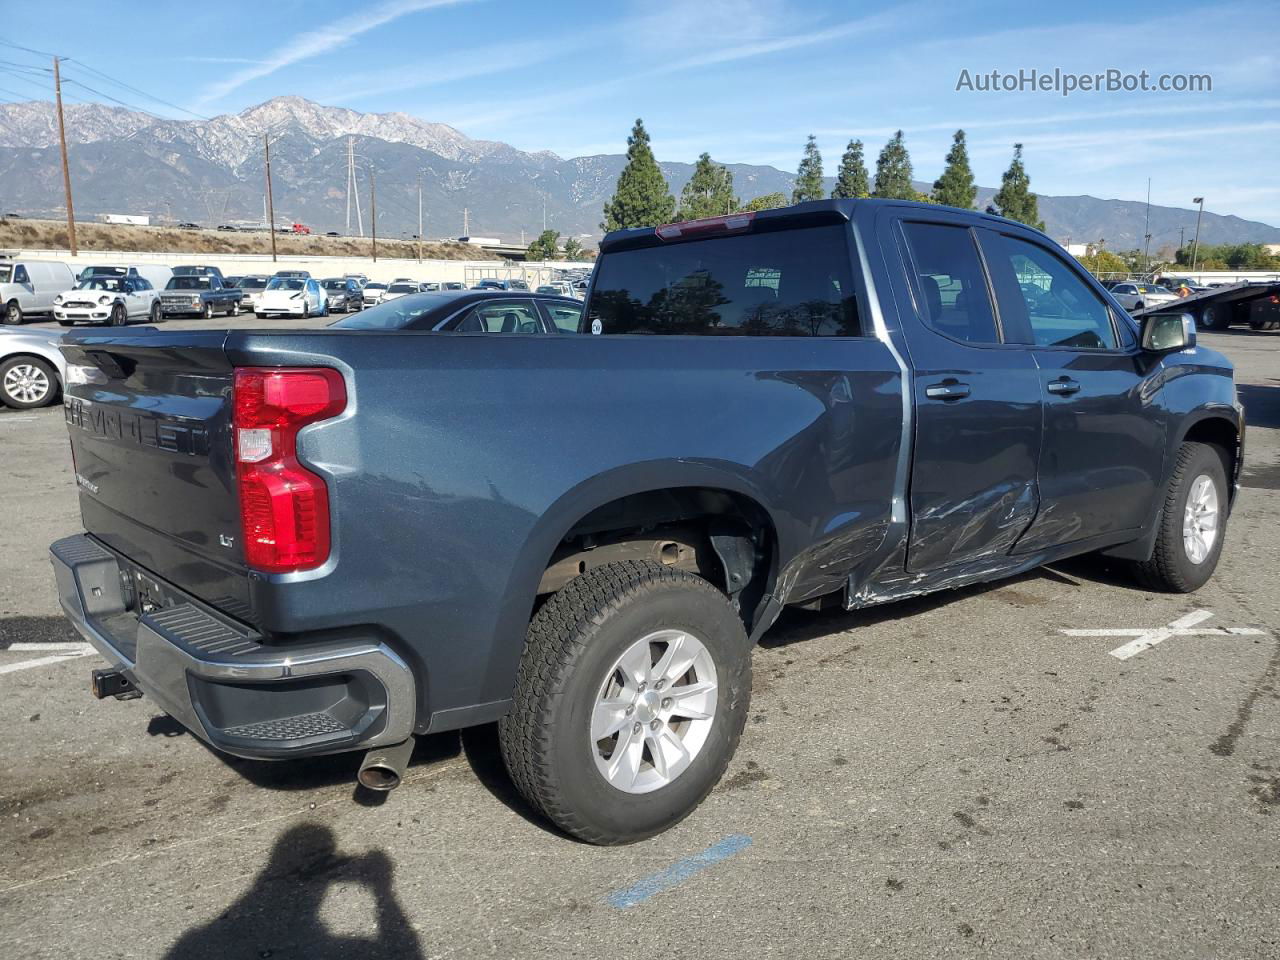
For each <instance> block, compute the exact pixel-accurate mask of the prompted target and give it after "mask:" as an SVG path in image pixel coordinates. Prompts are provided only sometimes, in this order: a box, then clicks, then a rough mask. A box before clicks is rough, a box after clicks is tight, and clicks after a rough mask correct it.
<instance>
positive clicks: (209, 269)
mask: <svg viewBox="0 0 1280 960" xmlns="http://www.w3.org/2000/svg"><path fill="white" fill-rule="evenodd" d="M173 275H174V276H175V277H217V278H218V279H219V280H221V281H222V282H223V283H224V284H225V285H226V286H229V287H233V286H235V284H233V283H227V278H226V277H224V276H223V275H222V268H221V267H214V266H209V265H207V264H203V263H190V264H183V265H181V266H177V267H174V268H173Z"/></svg>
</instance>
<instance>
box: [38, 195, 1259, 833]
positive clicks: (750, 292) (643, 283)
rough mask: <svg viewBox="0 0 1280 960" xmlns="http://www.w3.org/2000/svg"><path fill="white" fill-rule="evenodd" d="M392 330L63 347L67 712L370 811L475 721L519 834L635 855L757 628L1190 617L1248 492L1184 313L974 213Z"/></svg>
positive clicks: (699, 762)
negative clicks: (1017, 613)
mask: <svg viewBox="0 0 1280 960" xmlns="http://www.w3.org/2000/svg"><path fill="white" fill-rule="evenodd" d="M437 296H448V294H438V295H437ZM511 300H512V310H513V311H514V310H518V309H520V304H521V303H523V301H522V300H521V298H520V297H519V296H518V295H517V294H516V293H515V292H513V293H512V297H511ZM460 309H462V308H460ZM402 319H404V318H402ZM411 320H412V318H407V319H405V322H404V323H391V322H388V323H387V324H385V325H382V326H380V327H378V328H373V329H342V327H341V325H339V326H338V327H330V328H327V329H322V330H306V331H278V332H272V331H267V330H257V329H253V330H246V329H240V330H228V331H210V330H200V331H182V332H179V331H162V330H147V331H144V330H137V331H110V332H108V331H102V332H83V333H76V334H74V335H71V336H69V337H68V338H67V340H66V342H65V346H64V351H65V353H66V357H67V360H68V362H69V364H70V368H69V372H68V384H67V388H66V398H65V412H66V421H67V426H68V429H69V432H70V436H71V446H72V453H73V456H74V463H75V471H76V481H77V484H78V485H79V495H80V503H81V512H82V517H83V524H84V528H85V531H86V532H85V533H83V534H79V535H76V536H71V537H69V538H67V539H64V540H60V541H58V542H57V543H55V544H53V546H52V561H53V566H54V570H55V572H56V576H57V584H58V590H59V593H60V596H61V602H62V606H63V608H64V610H65V611H66V614H67V616H68V617H69V618H70V619H71V621H72V622H73V623H74V624H75V626H76V627H77V628H78V629H79V631H80V632H81V633H82V634H83V635H84V636H85V637H86V638H87V639H88V640H89V641H90V642H91V643H93V644H94V646H95V647H96V648H97V649H98V650H99V651H100V652H101V653H102V655H103V656H104V657H105V658H106V659H107V660H108V661H109V662H110V666H109V669H105V670H100V671H97V672H96V673H95V687H96V692H97V693H98V695H99V696H110V695H115V696H119V697H129V696H137V695H139V694H140V693H141V694H144V695H146V696H147V697H149V698H152V699H153V700H154V702H155V703H156V705H157V706H158V707H160V708H161V709H163V710H164V711H166V712H167V713H169V714H170V715H171V716H173V717H174V718H176V719H177V720H178V721H180V722H181V723H182V724H184V725H185V726H186V727H187V728H189V729H190V730H191V731H193V732H194V733H196V734H197V735H199V736H200V737H202V738H204V739H205V740H206V741H208V742H209V743H210V744H212V745H213V746H214V747H217V748H218V749H221V750H224V751H226V752H228V753H232V754H236V755H239V756H243V757H258V758H287V757H301V756H306V755H314V754H325V753H335V752H339V751H351V750H360V751H367V753H366V756H365V760H364V763H363V764H362V766H361V769H360V773H359V777H360V780H361V782H362V783H364V784H365V785H366V786H372V787H375V788H384V789H386V788H389V787H391V786H393V785H395V784H396V783H397V782H398V781H399V779H400V776H401V773H402V771H403V769H404V766H405V764H406V763H407V760H408V756H409V753H410V752H411V750H412V745H413V738H414V737H415V736H417V735H422V734H429V733H434V732H437V731H443V730H452V729H456V728H460V727H466V726H471V725H475V724H483V723H490V722H493V721H497V723H498V730H499V741H500V744H501V749H502V753H503V755H504V758H505V761H506V764H507V767H508V769H509V771H510V773H511V776H512V779H513V780H514V782H515V784H516V785H517V787H518V788H519V789H520V790H521V791H522V793H523V794H524V796H525V797H527V798H528V800H529V801H530V802H531V803H532V804H533V805H534V806H535V807H536V808H537V809H539V810H540V811H542V812H543V813H544V814H545V815H546V816H547V817H548V818H550V819H551V820H552V821H554V822H555V823H556V824H558V825H559V826H560V827H562V828H563V829H565V830H567V831H569V832H570V833H572V834H575V835H576V836H578V837H581V838H583V839H585V840H588V841H591V842H595V843H621V842H628V841H634V840H638V839H642V838H644V837H648V836H651V835H653V834H655V833H658V832H660V831H662V830H664V829H666V828H668V827H670V826H671V825H672V824H674V823H676V822H678V821H679V820H680V819H681V818H683V817H684V816H686V815H687V814H688V813H689V812H690V811H692V810H693V809H694V808H695V807H696V806H697V805H698V803H699V802H700V801H701V800H702V799H703V798H704V797H705V796H706V795H707V793H708V792H709V791H710V790H711V789H712V787H713V786H714V785H715V783H716V782H717V780H718V779H719V777H720V776H721V774H722V773H723V771H724V770H725V767H726V765H727V764H728V762H729V760H730V757H731V756H732V755H733V752H734V749H735V747H736V745H737V743H738V739H739V736H740V735H741V733H742V729H743V723H744V720H745V718H746V716H747V710H748V696H749V693H750V689H751V649H752V644H753V643H754V642H755V641H757V640H758V639H759V638H760V637H761V635H762V634H763V633H764V632H765V631H766V630H768V629H769V627H770V625H771V624H773V623H774V621H775V620H776V618H777V617H778V615H779V613H780V611H781V610H782V609H783V607H785V606H786V605H788V604H795V605H806V606H811V607H817V606H827V605H836V606H843V607H844V608H846V609H855V608H859V607H863V606H866V605H869V604H877V603H882V602H885V601H891V600H895V599H898V598H901V597H907V596H913V595H917V594H922V593H926V592H928V591H935V590H942V589H948V588H954V587H959V586H963V585H966V584H972V583H976V582H979V581H987V580H993V579H996V578H1000V577H1007V576H1010V575H1013V574H1017V573H1020V572H1022V571H1026V570H1029V569H1031V568H1033V567H1036V566H1038V565H1040V564H1044V563H1049V562H1052V561H1055V560H1058V559H1061V558H1064V557H1068V556H1073V555H1079V554H1086V553H1093V552H1102V553H1105V554H1107V555H1109V556H1110V557H1113V558H1121V559H1122V560H1125V561H1128V562H1129V563H1131V564H1132V566H1133V569H1134V571H1135V572H1136V573H1137V575H1138V577H1139V578H1140V579H1141V581H1142V582H1143V583H1144V584H1145V585H1146V586H1148V587H1150V588H1154V589H1162V590H1169V591H1191V590H1195V589H1197V588H1198V587H1199V586H1201V585H1202V584H1203V583H1204V582H1205V581H1206V580H1207V579H1208V578H1209V576H1210V575H1211V574H1212V572H1213V570H1214V567H1215V565H1216V564H1217V561H1218V557H1219V554H1220V552H1221V550H1222V544H1223V536H1224V534H1225V530H1226V520H1227V515H1228V512H1229V509H1230V506H1231V503H1232V499H1233V496H1234V492H1235V490H1236V488H1237V478H1238V476H1239V473H1240V465H1241V457H1242V449H1243V434H1244V419H1243V415H1242V408H1241V406H1240V405H1239V403H1238V402H1237V399H1236V391H1235V387H1234V383H1233V374H1232V368H1231V364H1230V363H1229V362H1228V361H1227V360H1226V359H1225V358H1224V357H1222V356H1221V355H1220V354H1218V353H1215V352H1213V351H1212V350H1209V349H1206V348H1205V347H1203V346H1199V345H1197V344H1196V337H1195V328H1194V324H1193V323H1192V322H1191V320H1190V318H1189V317H1186V316H1185V315H1182V314H1177V313H1170V314H1156V315H1154V316H1149V317H1146V318H1145V319H1144V320H1143V322H1142V323H1141V324H1138V323H1136V322H1135V321H1133V320H1132V319H1131V318H1130V317H1129V316H1128V315H1127V314H1126V312H1125V311H1124V310H1123V309H1122V308H1121V307H1120V306H1119V304H1117V303H1116V302H1115V300H1114V299H1113V298H1112V297H1111V296H1110V295H1109V294H1108V293H1107V292H1106V291H1105V290H1104V289H1103V288H1102V287H1101V286H1099V284H1098V283H1097V282H1095V280H1094V279H1093V278H1092V277H1091V276H1090V275H1089V274H1088V273H1086V272H1085V271H1084V270H1083V269H1082V268H1081V267H1080V266H1079V265H1078V264H1077V263H1076V262H1075V261H1074V260H1073V259H1072V258H1071V257H1070V256H1068V255H1067V254H1066V253H1065V252H1064V251H1063V250H1062V249H1061V248H1060V247H1058V246H1057V245H1055V244H1054V243H1053V242H1051V241H1050V240H1048V239H1046V238H1045V237H1044V236H1043V235H1041V234H1040V233H1037V232H1035V231H1033V230H1030V229H1028V228H1026V227H1024V226H1022V225H1020V224H1017V223H1013V222H1010V221H1007V220H1003V219H1000V218H998V217H993V216H988V215H984V214H980V213H974V212H963V211H958V210H952V209H948V208H945V207H938V206H930V205H919V204H912V203H906V202H898V201H880V200H852V201H849V200H831V201H819V202H814V203H806V204H800V205H797V206H793V207H787V208H783V209H778V210H769V211H765V212H760V213H755V214H751V213H747V214H741V215H733V216H729V217H724V218H717V219H713V220H705V221H693V222H687V223H679V224H671V225H667V226H661V227H658V228H656V229H654V228H645V229H630V230H623V231H619V232H616V233H612V234H610V235H609V236H607V237H606V238H605V240H604V242H603V244H602V246H601V255H600V259H599V261H598V264H597V266H596V269H595V272H594V275H593V278H592V284H591V288H590V291H589V294H588V298H587V303H586V307H585V312H584V315H583V319H582V326H581V328H580V330H579V332H578V333H577V334H576V335H574V334H546V333H535V334H523V333H503V332H490V333H477V334H468V333H444V332H434V331H430V330H416V329H412V328H411V327H412V325H411V322H410V321H411ZM406 327H407V328H406ZM513 329H514V328H513ZM504 330H505V328H504Z"/></svg>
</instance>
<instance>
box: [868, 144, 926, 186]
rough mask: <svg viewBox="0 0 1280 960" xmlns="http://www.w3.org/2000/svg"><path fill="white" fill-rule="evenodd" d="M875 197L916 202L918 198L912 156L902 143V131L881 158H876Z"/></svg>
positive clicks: (886, 148) (882, 153)
mask: <svg viewBox="0 0 1280 960" xmlns="http://www.w3.org/2000/svg"><path fill="white" fill-rule="evenodd" d="M871 195H872V196H873V197H887V198H889V199H892V200H915V199H916V198H917V196H918V194H917V193H916V189H915V187H913V186H911V155H910V154H908V153H907V145H906V144H905V143H903V142H902V131H901V130H899V131H898V132H897V133H895V134H894V135H893V139H891V140H890V141H889V142H888V143H886V144H885V145H884V149H883V150H881V151H880V156H879V157H877V158H876V189H875V191H874V192H873V193H872V194H871Z"/></svg>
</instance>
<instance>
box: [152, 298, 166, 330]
mask: <svg viewBox="0 0 1280 960" xmlns="http://www.w3.org/2000/svg"><path fill="white" fill-rule="evenodd" d="M150 313H151V324H152V326H154V325H155V324H157V323H160V322H162V321H163V320H164V315H163V313H162V312H161V310H160V301H159V300H153V301H152V303H151V311H150Z"/></svg>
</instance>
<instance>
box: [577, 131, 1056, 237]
mask: <svg viewBox="0 0 1280 960" xmlns="http://www.w3.org/2000/svg"><path fill="white" fill-rule="evenodd" d="M825 192H826V188H825V185H824V182H823V169H822V154H821V152H820V151H819V150H818V143H817V139H816V138H815V137H814V136H813V135H810V136H809V138H808V140H807V141H806V142H805V145H804V149H803V152H802V154H801V157H800V164H799V166H798V168H797V169H796V180H795V186H794V189H793V190H792V191H791V198H790V201H788V199H787V197H786V195H785V194H782V193H770V194H766V195H764V196H762V197H756V198H755V199H753V200H750V201H748V202H747V203H746V204H745V205H744V204H743V203H742V202H741V200H740V199H739V198H738V197H737V196H735V194H734V188H733V173H732V172H731V171H730V170H729V169H728V168H727V167H725V166H724V165H723V164H718V163H716V162H715V161H714V160H712V159H711V156H710V154H707V153H704V154H702V156H700V157H699V158H698V162H697V164H696V165H695V166H694V171H693V176H692V177H690V179H689V182H688V183H687V184H685V187H684V190H683V191H682V192H681V194H680V201H679V203H678V204H677V202H676V198H675V197H674V196H673V195H672V193H671V188H670V186H669V185H668V184H667V180H666V177H664V176H663V174H662V169H661V167H659V166H658V161H657V159H655V157H654V155H653V148H652V147H651V146H650V140H649V133H648V131H647V130H645V128H644V122H643V121H642V120H636V122H635V126H633V127H632V128H631V135H630V136H629V137H628V138H627V162H626V165H625V166H624V167H623V169H622V173H621V174H620V175H619V176H618V183H617V186H616V187H615V188H614V193H613V196H612V197H610V198H609V201H608V202H607V203H606V204H605V205H604V220H603V221H602V222H601V224H600V228H601V229H602V230H604V231H605V232H608V231H610V230H621V229H624V228H626V227H654V226H658V225H659V224H663V223H669V222H671V221H672V220H695V219H699V218H702V217H713V216H721V215H724V214H728V213H734V212H736V211H740V210H768V209H771V208H773V207H783V206H786V205H787V203H788V202H790V203H804V202H805V201H807V200H821V199H822V198H823V196H825ZM977 195H978V188H977V185H976V184H975V183H974V179H973V170H972V168H971V167H970V166H969V152H968V146H967V144H966V143H965V134H964V131H963V130H957V131H956V132H955V136H954V137H953V138H952V143H951V149H950V150H948V151H947V156H946V160H945V167H944V169H943V171H942V175H941V176H940V177H938V179H937V180H935V181H934V183H933V188H932V189H931V190H930V191H929V192H928V193H922V192H920V191H919V190H916V188H915V185H914V184H913V183H912V166H911V155H910V153H909V152H908V151H907V145H906V141H905V140H904V138H903V135H902V131H901V130H899V131H897V133H895V134H894V135H893V137H891V138H890V140H889V142H888V143H886V144H885V145H884V148H883V149H882V150H881V151H880V154H879V156H878V157H877V158H876V170H875V178H874V180H873V179H872V178H871V176H870V175H869V173H868V171H867V165H866V160H865V159H864V147H863V143H862V141H861V140H850V141H849V144H848V146H847V147H846V148H845V151H844V155H843V156H842V157H841V158H840V168H839V170H838V172H837V174H836V182H835V187H834V189H833V190H832V191H831V196H833V197H845V198H852V199H856V198H859V197H885V198H889V199H897V200H915V201H918V202H924V203H938V204H943V205H945V206H949V207H959V208H960V209H962V210H972V209H974V202H975V200H976V199H977ZM986 209H987V212H988V213H994V214H998V215H1000V216H1004V217H1008V218H1009V219H1011V220H1017V221H1018V222H1020V223H1025V224H1028V225H1030V226H1032V227H1035V228H1036V229H1038V230H1043V229H1044V221H1043V220H1041V219H1040V212H1039V209H1038V205H1037V202H1036V195H1035V194H1034V193H1032V192H1031V180H1030V178H1029V177H1028V176H1027V171H1026V167H1025V166H1024V165H1023V162H1022V144H1020V143H1016V144H1014V145H1013V159H1012V161H1011V162H1010V164H1009V169H1008V170H1006V171H1005V172H1004V175H1003V176H1002V177H1001V181H1000V189H999V190H998V191H997V192H996V194H995V196H994V197H992V199H991V204H990V205H989V206H988V207H987V208H986Z"/></svg>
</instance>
